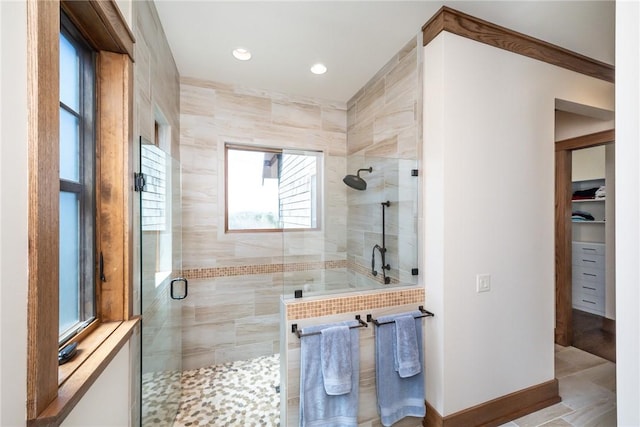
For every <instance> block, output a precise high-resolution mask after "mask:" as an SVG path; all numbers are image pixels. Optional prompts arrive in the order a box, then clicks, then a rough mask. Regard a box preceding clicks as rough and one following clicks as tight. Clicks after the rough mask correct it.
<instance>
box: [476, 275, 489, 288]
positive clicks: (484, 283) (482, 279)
mask: <svg viewBox="0 0 640 427" xmlns="http://www.w3.org/2000/svg"><path fill="white" fill-rule="evenodd" d="M490 290H491V275H490V274H478V275H476V292H489V291H490Z"/></svg>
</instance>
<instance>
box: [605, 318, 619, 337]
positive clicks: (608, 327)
mask: <svg viewBox="0 0 640 427" xmlns="http://www.w3.org/2000/svg"><path fill="white" fill-rule="evenodd" d="M602 330H603V331H605V332H609V333H610V334H613V335H615V334H616V321H615V319H609V318H607V317H603V318H602Z"/></svg>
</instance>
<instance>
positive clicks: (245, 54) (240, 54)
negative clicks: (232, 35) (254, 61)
mask: <svg viewBox="0 0 640 427" xmlns="http://www.w3.org/2000/svg"><path fill="white" fill-rule="evenodd" d="M233 56H234V57H235V58H236V59H239V60H240V61H248V60H250V59H251V52H249V50H247V49H244V48H242V47H239V48H237V49H233Z"/></svg>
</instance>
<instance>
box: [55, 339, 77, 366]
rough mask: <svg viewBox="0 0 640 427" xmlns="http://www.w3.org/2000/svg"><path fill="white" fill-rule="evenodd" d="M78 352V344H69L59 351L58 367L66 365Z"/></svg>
mask: <svg viewBox="0 0 640 427" xmlns="http://www.w3.org/2000/svg"><path fill="white" fill-rule="evenodd" d="M77 352H78V343H77V342H73V343H71V344H67V345H65V346H64V347H62V348H61V349H60V351H58V365H64V364H65V363H67V362H68V361H69V360H71V359H73V356H75V355H76V353H77Z"/></svg>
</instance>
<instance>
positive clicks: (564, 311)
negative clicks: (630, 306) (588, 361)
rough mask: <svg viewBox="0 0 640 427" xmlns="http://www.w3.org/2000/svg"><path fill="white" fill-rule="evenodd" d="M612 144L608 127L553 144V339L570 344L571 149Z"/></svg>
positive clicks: (612, 132) (571, 335)
mask: <svg viewBox="0 0 640 427" xmlns="http://www.w3.org/2000/svg"><path fill="white" fill-rule="evenodd" d="M613 143H615V130H613V129H610V130H606V131H602V132H596V133H592V134H589V135H583V136H579V137H576V138H570V139H564V140H562V141H557V142H556V143H555V150H556V160H555V179H556V183H555V187H556V189H555V206H556V208H555V225H556V232H555V248H556V253H555V259H556V284H555V294H556V325H555V342H556V344H559V345H562V346H568V345H571V341H572V339H573V329H572V323H573V312H572V309H573V307H572V302H571V297H572V295H571V215H569V213H570V212H571V194H572V191H571V152H572V151H573V150H578V149H582V148H591V147H597V146H599V145H604V144H613Z"/></svg>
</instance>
